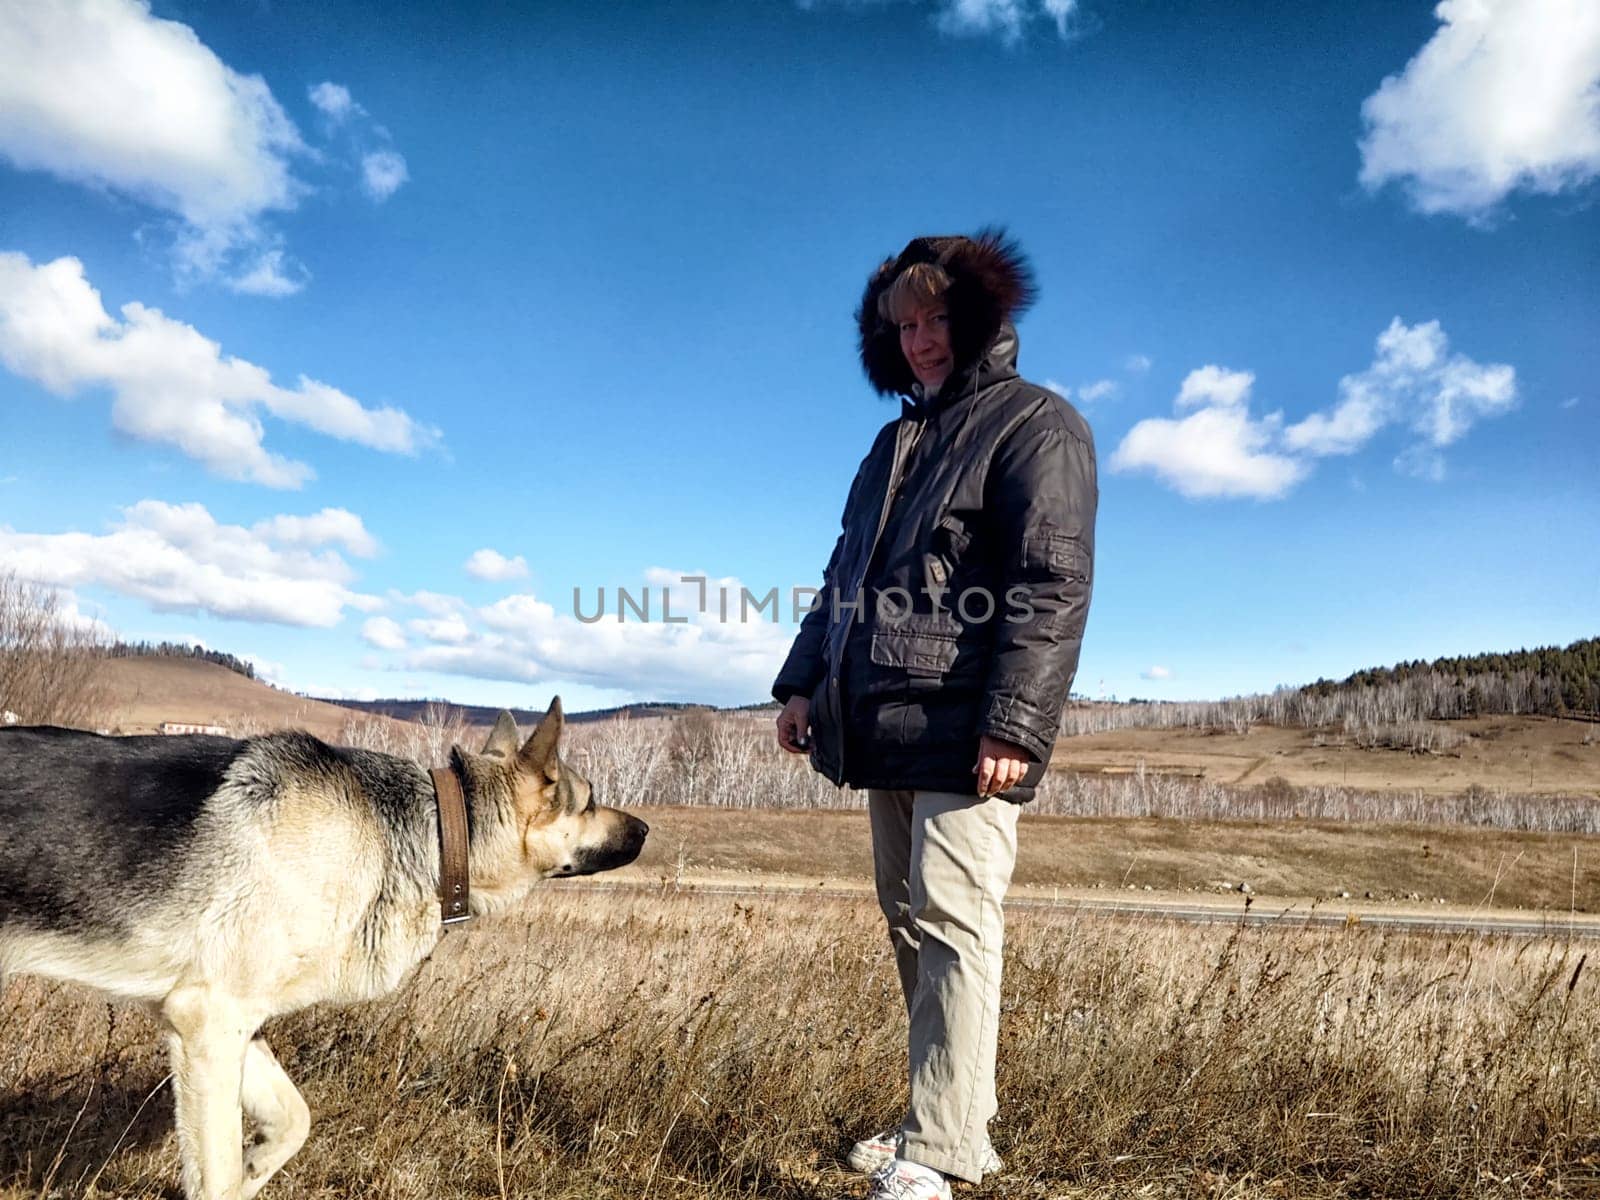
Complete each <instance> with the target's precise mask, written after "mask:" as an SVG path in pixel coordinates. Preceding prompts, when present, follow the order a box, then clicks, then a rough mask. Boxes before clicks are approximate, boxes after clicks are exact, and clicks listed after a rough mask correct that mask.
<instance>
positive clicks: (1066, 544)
mask: <svg viewBox="0 0 1600 1200" xmlns="http://www.w3.org/2000/svg"><path fill="white" fill-rule="evenodd" d="M1022 569H1023V570H1024V571H1026V572H1028V573H1029V574H1030V575H1039V574H1048V575H1054V576H1057V577H1060V578H1064V579H1083V580H1086V579H1088V578H1089V570H1090V559H1089V552H1088V550H1087V549H1086V548H1085V547H1084V545H1083V542H1082V541H1081V540H1079V539H1078V538H1075V537H1073V536H1072V535H1071V534H1070V533H1063V532H1062V531H1061V530H1059V529H1040V530H1037V531H1035V532H1032V533H1029V534H1027V535H1026V536H1024V537H1023V539H1022Z"/></svg>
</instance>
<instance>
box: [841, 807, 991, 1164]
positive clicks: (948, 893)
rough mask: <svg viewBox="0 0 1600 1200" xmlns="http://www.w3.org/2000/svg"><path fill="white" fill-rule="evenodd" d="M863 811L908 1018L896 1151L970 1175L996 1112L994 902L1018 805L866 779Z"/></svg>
mask: <svg viewBox="0 0 1600 1200" xmlns="http://www.w3.org/2000/svg"><path fill="white" fill-rule="evenodd" d="M867 808H868V811H869V813H870V814H871V817H872V854H873V862H874V867H875V874H876V878H877V886H878V903H879V905H880V906H881V907H882V908H883V915H884V916H885V917H886V918H887V919H888V921H889V942H890V944H891V945H892V946H893V947H894V958H895V965H896V967H898V968H899V971H900V986H901V988H902V990H903V991H904V992H905V998H906V1011H907V1013H908V1014H909V1016H910V1026H911V1028H910V1038H909V1044H910V1080H911V1104H910V1107H909V1108H908V1109H907V1111H906V1117H905V1121H904V1123H903V1124H902V1125H901V1131H902V1133H903V1134H904V1135H905V1143H904V1146H903V1148H902V1149H901V1152H900V1153H901V1157H903V1158H907V1159H910V1160H911V1161H912V1162H917V1163H921V1164H922V1165H923V1166H926V1167H933V1168H934V1169H935V1170H938V1171H943V1172H944V1173H945V1174H946V1175H953V1176H955V1177H956V1178H957V1179H965V1180H968V1181H970V1182H973V1183H977V1182H978V1181H979V1180H980V1179H981V1178H982V1174H983V1172H982V1170H981V1169H980V1168H979V1166H978V1163H979V1161H980V1159H981V1155H982V1152H983V1148H984V1146H985V1144H986V1142H987V1140H988V1126H989V1121H990V1119H991V1118H993V1116H994V1115H995V1112H996V1109H997V1103H996V1100H995V1093H994V1066H995V1048H996V1045H997V1042H998V1038H999V1024H1000V949H1001V945H1002V942H1003V940H1004V936H1005V916H1004V913H1003V912H1002V910H1001V907H1000V902H1001V900H1002V899H1004V897H1005V894H1006V888H1007V887H1009V886H1010V884H1011V869H1012V867H1013V866H1014V865H1015V864H1016V860H1017V811H1018V808H1017V805H1015V804H1012V803H1011V802H1010V801H1008V800H1000V799H989V800H979V799H978V798H977V797H976V796H964V795H960V794H959V793H955V792H920V791H905V790H897V791H887V790H880V789H876V788H874V789H869V790H868V792H867Z"/></svg>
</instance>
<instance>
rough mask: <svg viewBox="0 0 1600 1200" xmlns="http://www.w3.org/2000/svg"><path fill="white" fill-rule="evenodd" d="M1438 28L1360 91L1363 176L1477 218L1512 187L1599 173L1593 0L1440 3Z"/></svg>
mask: <svg viewBox="0 0 1600 1200" xmlns="http://www.w3.org/2000/svg"><path fill="white" fill-rule="evenodd" d="M1434 15H1435V16H1436V17H1437V18H1438V19H1439V22H1440V26H1439V28H1438V30H1437V31H1436V32H1435V33H1434V35H1433V37H1432V38H1431V39H1429V41H1428V43H1427V44H1426V45H1424V46H1423V47H1422V49H1421V50H1420V51H1419V52H1418V53H1417V55H1416V57H1414V58H1413V59H1412V60H1411V61H1410V62H1409V63H1407V64H1406V67H1405V70H1404V71H1402V72H1401V73H1400V74H1399V75H1391V76H1389V77H1388V78H1386V79H1385V80H1384V81H1383V83H1382V84H1381V85H1380V86H1379V88H1378V90H1377V91H1376V92H1374V93H1373V94H1372V95H1371V96H1369V97H1367V100H1366V102H1365V103H1364V104H1363V105H1362V108H1361V115H1362V118H1363V120H1364V123H1365V126H1366V133H1365V136H1364V137H1363V138H1362V141H1361V182H1362V184H1364V185H1365V186H1366V187H1367V188H1368V189H1369V190H1376V189H1377V188H1380V187H1382V186H1383V185H1384V184H1386V183H1390V182H1397V183H1399V184H1401V185H1402V186H1403V187H1404V189H1405V190H1406V193H1407V195H1408V196H1409V198H1410V200H1411V203H1412V205H1413V206H1414V207H1415V208H1416V209H1417V210H1418V211H1419V212H1423V213H1455V214H1459V215H1461V216H1464V217H1467V218H1469V219H1473V220H1481V219H1483V218H1485V217H1486V216H1487V215H1488V214H1489V213H1490V211H1491V210H1492V209H1493V208H1494V207H1495V206H1496V205H1498V204H1499V203H1500V202H1501V201H1502V200H1504V199H1505V198H1506V197H1507V196H1508V195H1510V194H1511V193H1512V192H1514V191H1519V190H1521V191H1528V192H1534V193H1542V194H1553V193H1556V192H1560V191H1564V190H1566V189H1569V188H1575V187H1580V186H1582V185H1584V184H1587V183H1589V182H1590V181H1592V180H1594V179H1595V178H1596V177H1600V4H1596V3H1595V0H1443V3H1441V4H1440V5H1439V6H1438V7H1437V8H1436V9H1435V10H1434Z"/></svg>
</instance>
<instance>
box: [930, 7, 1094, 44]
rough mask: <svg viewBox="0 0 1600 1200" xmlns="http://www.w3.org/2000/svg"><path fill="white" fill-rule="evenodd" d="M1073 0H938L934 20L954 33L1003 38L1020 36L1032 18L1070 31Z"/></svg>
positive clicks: (1061, 31)
mask: <svg viewBox="0 0 1600 1200" xmlns="http://www.w3.org/2000/svg"><path fill="white" fill-rule="evenodd" d="M1077 8H1078V5H1077V0H1038V3H1029V0H941V3H940V4H939V12H938V15H937V16H936V17H935V18H934V21H935V24H936V25H937V26H938V27H939V29H940V30H941V31H942V32H944V33H949V34H955V35H957V36H962V37H968V36H978V37H981V36H985V35H989V34H993V35H996V36H998V37H999V38H1000V39H1001V40H1002V41H1005V42H1016V41H1018V40H1020V39H1021V37H1022V35H1023V33H1024V32H1026V31H1027V29H1028V28H1029V26H1031V25H1032V24H1033V23H1034V22H1035V21H1048V22H1050V23H1051V24H1053V25H1055V27H1056V34H1057V36H1059V37H1061V38H1063V39H1065V38H1068V37H1070V36H1071V35H1072V18H1073V16H1074V15H1075V14H1076V12H1077Z"/></svg>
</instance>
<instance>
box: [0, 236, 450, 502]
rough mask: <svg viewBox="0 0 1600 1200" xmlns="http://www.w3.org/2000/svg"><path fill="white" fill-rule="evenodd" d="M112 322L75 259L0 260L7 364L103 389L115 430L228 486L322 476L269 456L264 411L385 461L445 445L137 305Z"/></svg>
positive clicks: (54, 385) (63, 387)
mask: <svg viewBox="0 0 1600 1200" xmlns="http://www.w3.org/2000/svg"><path fill="white" fill-rule="evenodd" d="M121 313H122V317H123V319H122V320H121V321H118V320H116V319H115V318H113V317H112V316H110V315H109V314H108V313H107V312H106V310H105V307H104V305H103V304H102V303H101V299H100V294H99V293H98V292H97V291H95V289H94V288H93V287H92V286H91V285H90V283H89V281H88V280H87V279H86V278H85V277H84V273H83V264H82V263H80V262H79V261H78V260H77V259H75V258H58V259H56V260H55V261H54V262H50V263H45V264H44V265H42V266H34V265H33V264H32V263H31V262H29V261H28V259H27V258H26V257H25V256H23V255H21V254H12V253H0V363H3V364H4V365H5V366H6V367H7V368H9V369H10V370H11V371H13V372H14V373H16V374H18V375H21V376H23V377H24V378H27V379H31V380H34V381H35V382H37V383H39V384H41V385H42V386H43V387H45V388H46V389H48V390H49V391H51V392H54V393H55V394H57V395H60V396H69V395H72V394H73V393H75V392H78V391H80V390H82V389H84V388H88V387H96V386H102V387H107V388H109V389H110V390H111V393H112V406H111V414H112V424H113V425H114V426H115V427H116V428H117V429H119V430H121V431H122V432H123V433H126V434H129V435H131V436H132V437H135V438H138V439H140V440H142V441H150V442H160V443H165V444H167V445H171V446H175V447H177V448H178V449H179V450H181V451H182V452H183V453H184V454H186V455H188V456H189V457H190V458H193V459H195V460H197V461H198V462H201V463H203V464H204V465H205V466H206V467H207V468H208V469H209V470H210V471H212V472H213V473H214V474H217V475H220V476H222V477H224V478H227V479H238V480H245V481H249V482H252V483H261V484H266V485H267V486H269V487H280V488H294V487H299V486H300V485H301V484H303V483H304V482H305V481H306V480H307V479H309V478H311V476H312V475H313V472H312V470H311V468H310V467H309V466H307V465H306V464H305V463H301V462H296V461H294V460H292V459H287V458H284V457H282V456H280V455H277V454H273V453H271V452H270V451H268V450H267V449H266V448H265V447H264V446H263V444H262V441H263V438H264V436H265V432H264V430H263V428H262V425H261V421H260V419H259V417H258V415H257V414H258V412H260V411H263V410H264V411H265V412H267V413H270V414H271V415H272V416H275V417H277V418H279V419H280V420H284V421H291V422H294V423H296V424H300V425H304V426H306V427H308V428H310V429H314V430H316V431H317V432H318V433H323V434H327V435H328V436H330V437H334V438H338V439H340V440H342V441H349V442H355V443H357V444H358V445H362V446H368V447H370V448H372V449H375V450H384V451H389V452H392V453H399V454H415V453H417V452H418V451H419V450H421V449H423V448H424V447H426V446H429V445H431V444H432V443H433V442H435V441H436V440H437V438H438V431H437V430H434V429H430V428H428V427H426V426H422V425H419V424H418V423H417V422H416V421H414V420H412V418H411V417H409V416H407V415H406V414H405V413H404V412H401V411H400V410H399V409H395V408H387V407H385V408H366V407H364V406H363V405H362V404H360V403H359V402H358V401H356V400H355V399H353V398H352V397H350V396H347V395H345V394H344V393H343V392H341V391H339V390H338V389H337V388H334V387H331V386H329V385H328V384H325V383H320V382H318V381H317V380H315V379H309V378H307V377H305V376H303V375H302V376H301V377H300V379H299V381H298V385H297V386H296V387H294V388H292V389H290V388H284V387H280V386H278V385H277V384H274V383H273V382H272V380H271V377H270V375H269V374H268V373H267V371H266V370H265V369H263V368H261V367H258V366H256V365H255V364H253V363H249V362H246V361H245V360H243V359H240V358H232V357H226V356H224V355H223V353H222V349H221V347H220V346H218V345H217V343H216V342H213V341H211V340H209V339H207V338H206V337H204V336H203V335H202V334H201V333H200V332H199V331H198V330H197V329H195V328H194V327H193V326H192V325H186V324H184V323H183V322H181V321H175V320H173V319H172V318H170V317H168V316H166V315H165V314H163V313H162V312H161V311H160V310H159V309H154V308H147V307H145V306H144V305H143V304H139V303H137V302H132V303H128V304H125V305H123V306H122V309H121Z"/></svg>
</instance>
